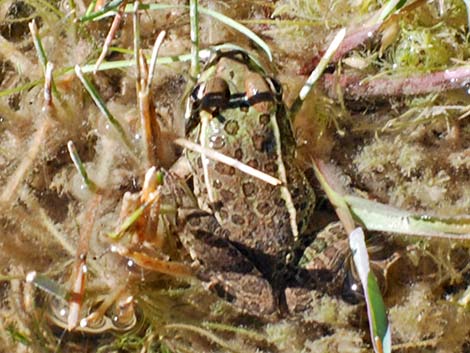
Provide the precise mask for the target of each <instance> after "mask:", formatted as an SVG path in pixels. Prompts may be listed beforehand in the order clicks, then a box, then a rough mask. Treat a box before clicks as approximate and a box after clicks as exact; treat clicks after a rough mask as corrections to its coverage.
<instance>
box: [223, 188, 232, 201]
mask: <svg viewBox="0 0 470 353" xmlns="http://www.w3.org/2000/svg"><path fill="white" fill-rule="evenodd" d="M220 196H221V197H222V199H223V202H229V201H232V200H233V199H234V198H235V195H234V194H233V192H231V191H229V190H225V189H223V190H220Z"/></svg>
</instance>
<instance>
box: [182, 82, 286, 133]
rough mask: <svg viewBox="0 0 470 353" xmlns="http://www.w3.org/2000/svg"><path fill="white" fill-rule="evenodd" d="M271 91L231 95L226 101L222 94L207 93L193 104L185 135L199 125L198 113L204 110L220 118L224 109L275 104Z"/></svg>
mask: <svg viewBox="0 0 470 353" xmlns="http://www.w3.org/2000/svg"><path fill="white" fill-rule="evenodd" d="M276 101H277V99H276V97H275V95H274V94H273V92H272V91H265V92H258V93H256V94H254V95H252V96H250V97H248V96H247V94H246V93H245V92H242V93H234V94H231V95H230V97H229V98H228V99H227V98H226V97H225V96H224V95H223V93H221V92H214V93H207V94H206V95H205V96H204V98H202V99H197V100H195V101H194V103H193V109H192V111H193V112H194V113H193V114H192V115H191V116H190V117H189V118H188V119H187V121H186V133H188V132H189V131H191V130H192V129H193V128H194V127H196V126H197V125H198V124H199V112H200V111H202V110H205V111H207V112H209V113H210V114H212V116H220V111H221V110H225V109H248V108H250V107H251V106H253V105H255V104H258V103H262V102H276Z"/></svg>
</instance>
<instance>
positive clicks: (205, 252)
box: [178, 208, 278, 318]
mask: <svg viewBox="0 0 470 353" xmlns="http://www.w3.org/2000/svg"><path fill="white" fill-rule="evenodd" d="M178 213H179V215H178V219H180V220H181V222H182V224H180V232H181V234H180V238H181V241H182V243H183V245H184V247H185V248H186V249H188V251H189V252H190V255H191V257H192V259H193V260H195V263H196V265H197V274H198V277H199V278H200V279H201V280H203V281H205V282H207V283H208V287H209V288H210V289H211V290H212V291H214V292H216V293H217V294H218V295H219V296H221V297H222V298H224V299H225V300H227V301H229V302H231V303H232V304H233V305H234V306H236V307H237V308H239V309H241V310H242V311H243V312H246V313H248V314H252V315H256V316H261V317H265V318H269V317H274V316H276V315H277V307H278V305H277V301H276V299H275V296H274V294H273V290H272V288H271V285H270V283H269V282H268V281H267V280H266V279H264V278H263V277H262V275H261V273H260V272H259V271H258V269H257V268H256V267H255V266H254V265H253V264H252V263H251V262H250V261H249V260H248V259H247V258H246V257H245V256H244V255H243V254H242V253H241V252H240V251H239V250H238V249H237V248H236V247H235V246H234V245H233V244H232V243H231V242H230V241H229V240H228V237H227V230H225V229H223V228H222V227H221V226H220V225H219V223H218V222H217V220H216V218H215V217H214V215H212V214H210V213H208V212H205V211H203V210H200V209H181V208H180V209H179V210H178Z"/></svg>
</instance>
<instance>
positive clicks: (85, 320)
mask: <svg viewBox="0 0 470 353" xmlns="http://www.w3.org/2000/svg"><path fill="white" fill-rule="evenodd" d="M87 326H88V321H87V319H81V320H80V327H82V328H84V327H87Z"/></svg>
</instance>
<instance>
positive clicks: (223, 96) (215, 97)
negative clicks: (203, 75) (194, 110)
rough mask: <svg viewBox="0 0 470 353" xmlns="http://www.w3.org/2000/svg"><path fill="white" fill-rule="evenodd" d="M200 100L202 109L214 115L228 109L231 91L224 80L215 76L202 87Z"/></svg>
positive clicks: (199, 93)
mask: <svg viewBox="0 0 470 353" xmlns="http://www.w3.org/2000/svg"><path fill="white" fill-rule="evenodd" d="M199 95H200V96H199ZM198 98H199V99H200V108H201V109H203V110H206V111H208V112H210V113H213V112H214V111H216V110H223V109H226V108H227V107H228V104H229V101H230V89H229V87H228V84H227V82H225V80H224V79H222V78H220V77H218V76H215V77H212V78H211V79H209V80H208V81H207V82H206V83H205V84H204V85H203V86H201V88H200V90H199V92H198Z"/></svg>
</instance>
